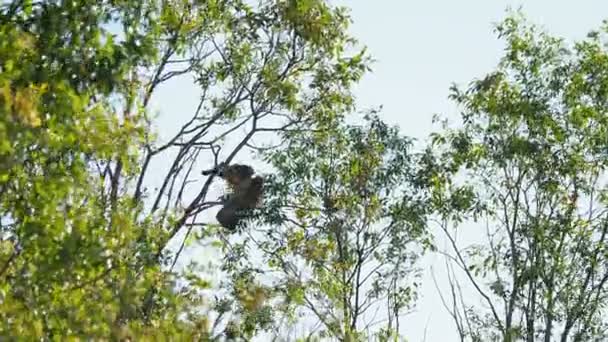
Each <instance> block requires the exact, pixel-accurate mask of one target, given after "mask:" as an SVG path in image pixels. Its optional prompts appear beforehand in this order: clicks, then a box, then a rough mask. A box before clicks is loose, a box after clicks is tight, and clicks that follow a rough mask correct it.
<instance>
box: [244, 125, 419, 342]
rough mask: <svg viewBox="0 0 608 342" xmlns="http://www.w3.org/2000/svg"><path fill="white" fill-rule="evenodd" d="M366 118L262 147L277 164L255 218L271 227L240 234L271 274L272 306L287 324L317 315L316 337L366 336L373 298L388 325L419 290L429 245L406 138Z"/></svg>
mask: <svg viewBox="0 0 608 342" xmlns="http://www.w3.org/2000/svg"><path fill="white" fill-rule="evenodd" d="M363 121H364V124H362V125H360V126H358V125H346V124H344V123H340V124H337V125H334V126H333V127H332V128H331V129H329V128H322V129H311V130H307V131H300V132H299V133H293V134H291V135H290V138H289V139H288V140H287V141H286V142H287V144H286V146H285V147H284V148H283V149H281V150H277V151H273V152H271V153H269V154H268V155H267V157H268V160H269V161H270V162H271V163H272V165H273V167H274V168H275V169H276V173H275V175H274V176H273V177H272V178H269V179H267V189H268V190H267V192H266V197H267V198H266V202H265V206H264V208H263V209H262V211H263V213H262V216H261V217H263V218H265V219H266V220H267V223H269V224H270V226H269V227H268V228H258V229H256V232H257V233H258V234H255V235H254V236H253V237H252V240H251V241H250V242H245V243H248V245H249V246H251V245H252V244H253V243H255V246H258V247H259V251H260V252H261V253H262V255H264V258H265V259H266V260H267V267H265V268H264V269H263V270H264V271H265V272H270V274H273V275H274V278H275V280H274V281H273V282H272V285H271V287H273V288H274V289H275V291H276V296H275V300H274V303H275V304H274V306H275V311H276V310H278V312H280V313H281V316H284V317H289V318H290V321H289V322H290V323H288V325H291V324H296V322H298V318H297V317H298V315H301V314H303V313H310V314H312V315H314V317H315V318H316V319H318V320H319V322H321V323H322V324H323V329H322V330H321V331H320V332H319V333H318V334H315V336H317V337H319V338H322V337H323V336H326V337H335V338H341V339H346V340H352V341H354V340H360V339H362V338H364V336H366V330H367V327H365V326H364V325H363V318H364V317H365V315H367V314H368V312H371V311H373V310H375V309H374V308H375V306H374V305H373V304H370V303H374V302H376V301H380V302H381V303H382V304H378V305H386V309H385V310H389V312H390V320H389V321H390V322H392V323H389V324H388V326H386V327H385V328H386V329H388V330H386V331H391V332H390V333H389V335H391V334H392V333H394V331H392V330H391V329H394V327H395V326H394V324H395V322H396V321H397V320H398V317H399V315H400V313H403V312H404V311H405V310H407V309H408V308H410V307H411V306H412V305H413V304H414V300H415V298H416V287H417V282H416V277H417V268H416V267H415V262H416V260H417V259H418V256H419V255H420V254H421V252H423V251H424V249H426V248H427V247H430V236H429V235H428V233H427V230H426V221H425V215H426V209H425V208H426V206H425V205H424V196H423V195H419V194H418V193H417V190H416V185H415V176H416V173H415V168H416V167H415V161H416V159H415V158H414V156H413V155H412V154H411V152H410V149H411V146H410V145H411V142H410V140H409V139H407V138H404V137H402V136H400V135H399V131H398V129H397V128H395V127H389V126H388V125H386V124H385V123H384V122H382V121H381V120H380V119H379V117H378V116H377V115H376V114H375V113H371V114H368V115H366V116H365V117H364V118H363ZM241 269H242V268H235V270H234V272H236V273H239V272H241ZM256 269H257V267H256ZM261 279H262V280H263V278H261ZM391 324H393V325H392V326H391ZM387 336H388V335H387ZM391 336H392V335H391Z"/></svg>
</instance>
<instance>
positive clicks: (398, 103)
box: [154, 0, 608, 342]
mask: <svg viewBox="0 0 608 342" xmlns="http://www.w3.org/2000/svg"><path fill="white" fill-rule="evenodd" d="M332 3H334V4H339V5H345V6H348V7H350V8H351V9H352V12H351V14H352V18H353V21H354V23H353V25H352V28H351V32H352V33H353V34H354V35H355V36H356V37H357V38H358V39H359V40H360V42H361V43H362V44H365V45H367V46H368V48H369V51H370V53H371V54H372V55H373V57H374V58H375V59H376V60H377V61H376V63H375V64H374V66H373V72H372V73H371V74H369V75H367V76H366V77H365V78H364V79H363V81H362V82H361V83H360V84H359V85H358V86H357V87H356V95H357V97H358V104H359V107H360V108H361V109H364V108H367V107H371V106H378V105H383V106H384V110H383V112H382V117H383V118H384V119H385V120H386V121H387V122H389V123H392V124H397V125H399V126H400V127H401V129H402V131H403V133H404V134H406V135H409V136H413V137H416V138H424V137H426V136H427V135H428V133H430V131H431V127H432V126H431V116H432V114H433V113H441V114H445V115H449V117H451V118H457V110H456V108H454V106H453V105H452V104H450V103H449V101H448V100H447V94H448V88H449V86H450V84H451V83H452V82H456V83H459V84H465V83H467V82H469V81H471V80H472V79H473V78H476V77H480V76H482V75H484V74H485V73H487V72H489V71H491V70H492V69H493V68H494V67H495V66H496V64H497V62H498V59H499V58H500V56H501V54H502V43H501V42H500V41H498V40H497V39H496V36H495V34H494V32H493V27H492V23H494V22H497V21H500V20H501V19H502V18H504V16H505V9H506V7H507V6H511V7H513V8H517V7H519V6H520V5H522V4H523V3H524V1H521V0H520V1H490V0H466V1H465V0H463V1H438V0H431V1H406V0H385V1H363V0H359V1H354V0H351V1H345V0H333V1H332ZM523 12H524V13H525V14H526V16H527V17H528V18H529V19H530V20H531V21H532V22H534V23H536V24H539V25H541V26H542V27H544V28H545V29H546V30H547V31H549V32H550V33H552V34H554V35H557V36H561V37H564V38H566V39H568V40H572V39H579V38H583V37H584V35H585V34H586V33H587V32H588V31H589V30H591V29H594V28H597V27H598V26H599V25H600V24H601V21H602V20H603V19H604V18H605V17H607V18H608V2H606V1H599V0H598V1H591V0H585V1H582V0H580V1H566V0H559V1H558V0H535V1H528V2H525V4H524V5H523ZM197 95H198V94H197V89H196V88H195V87H193V86H192V84H191V83H190V82H188V81H185V80H183V79H182V80H176V81H172V82H170V83H169V84H168V85H166V86H164V87H163V88H162V89H161V92H160V93H159V94H158V96H157V97H156V98H155V100H154V102H155V103H156V104H157V108H159V110H160V113H161V115H160V117H159V121H158V123H159V125H158V129H159V131H160V134H161V136H165V137H166V136H169V135H171V134H173V133H174V132H175V130H176V129H177V128H178V127H179V125H180V124H181V123H182V122H183V121H184V120H185V119H186V118H187V116H188V115H190V114H191V113H192V108H193V107H194V106H195V105H196V100H197V98H198V96H197ZM159 176H160V174H159ZM188 254H189V256H193V257H195V256H197V257H200V256H201V255H200V254H198V253H196V252H194V253H188ZM442 264H443V259H442V258H440V257H437V256H428V257H425V260H424V263H423V264H422V265H423V266H424V267H425V268H426V269H425V277H424V279H423V281H424V283H423V287H422V298H421V299H420V301H419V305H418V308H417V311H416V312H415V313H413V314H411V315H409V316H407V317H404V318H403V319H402V331H401V332H402V334H403V335H404V336H406V337H407V338H408V339H409V341H423V337H424V331H425V327H426V326H428V329H427V333H426V341H429V342H434V341H438V342H441V341H456V335H455V333H454V332H455V328H454V326H453V323H452V321H451V319H450V318H449V316H448V315H447V313H446V312H445V310H444V308H443V307H442V306H441V304H440V301H439V299H438V298H437V292H436V290H435V287H434V285H433V283H432V280H431V278H430V277H429V271H428V267H429V266H430V265H435V266H436V267H437V268H439V269H441V265H442ZM439 269H438V271H439ZM439 278H440V279H441V277H439Z"/></svg>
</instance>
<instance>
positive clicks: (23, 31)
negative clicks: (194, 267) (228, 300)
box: [0, 1, 196, 339]
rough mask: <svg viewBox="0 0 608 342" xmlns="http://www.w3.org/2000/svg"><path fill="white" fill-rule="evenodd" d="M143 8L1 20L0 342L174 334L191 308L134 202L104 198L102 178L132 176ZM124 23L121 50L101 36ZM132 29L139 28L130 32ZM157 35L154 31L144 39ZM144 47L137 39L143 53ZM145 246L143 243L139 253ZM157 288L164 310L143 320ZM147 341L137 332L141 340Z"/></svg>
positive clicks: (75, 5)
mask: <svg viewBox="0 0 608 342" xmlns="http://www.w3.org/2000/svg"><path fill="white" fill-rule="evenodd" d="M148 5H149V4H146V3H142V4H133V3H131V4H129V3H127V2H123V3H121V2H119V3H117V4H116V5H115V6H109V5H104V6H99V4H98V2H95V1H92V2H88V3H87V2H65V3H55V2H47V3H37V4H32V3H30V2H21V1H18V2H12V3H10V4H5V5H3V7H2V8H1V10H0V70H2V72H1V73H0V146H2V148H1V149H0V161H1V163H0V192H1V193H2V196H1V199H0V223H1V224H0V232H1V235H2V236H1V238H2V244H1V246H2V247H1V249H0V255H1V260H0V277H1V279H2V281H1V287H0V296H1V298H2V299H1V300H0V317H1V321H2V324H1V325H0V334H1V335H2V336H5V337H19V338H23V339H40V338H50V337H55V338H57V337H61V336H65V337H68V336H73V337H87V338H92V337H104V338H106V337H109V336H143V335H149V336H163V335H166V336H177V335H179V334H186V335H188V334H192V333H193V332H194V331H195V330H193V327H194V325H193V324H190V323H195V322H196V317H195V319H193V320H192V321H191V322H190V323H188V324H186V323H185V322H180V321H179V320H178V314H179V313H185V312H188V311H189V309H188V308H189V307H191V306H192V305H194V304H196V301H195V300H192V299H186V298H184V297H181V296H180V295H177V294H175V293H174V291H173V290H172V288H173V282H174V279H173V276H172V275H171V274H170V273H167V272H165V271H163V270H161V268H160V267H159V266H160V265H159V264H158V263H157V262H156V261H154V260H153V259H152V261H154V262H152V263H151V262H150V251H149V250H150V248H149V246H153V245H154V244H157V243H159V242H160V241H162V240H163V239H164V238H165V234H164V233H163V232H162V231H160V230H159V229H158V228H159V227H158V226H155V224H154V223H153V222H152V221H150V220H146V221H143V222H136V221H135V220H134V218H135V217H136V210H137V209H138V205H139V204H138V203H133V201H132V200H131V198H130V197H127V196H121V195H115V194H113V193H112V192H111V191H110V190H109V189H110V187H109V186H108V184H109V181H110V180H109V178H110V177H108V176H107V175H108V172H107V171H106V172H97V170H98V169H96V167H99V168H104V167H105V168H106V170H110V169H111V168H112V167H113V166H114V165H117V164H120V165H121V169H115V170H116V172H120V173H121V174H122V175H123V176H124V177H126V178H129V177H133V176H134V175H135V174H136V173H137V170H138V167H137V164H136V160H137V158H138V155H137V151H138V149H139V146H140V145H141V143H142V142H143V135H144V131H145V128H144V126H143V124H142V122H141V119H142V114H140V113H138V112H137V111H135V112H133V113H131V112H130V110H131V108H125V107H124V106H122V107H123V109H125V114H124V115H122V116H121V115H118V114H117V111H118V110H119V108H120V107H117V106H115V105H114V103H115V102H114V101H113V100H111V98H110V97H108V96H109V95H112V96H113V98H114V99H120V100H121V101H123V102H124V103H129V102H131V101H132V96H131V94H132V89H133V85H132V84H131V82H130V81H128V80H127V77H126V76H127V74H129V73H131V72H132V71H133V70H134V69H135V68H137V67H140V66H144V65H146V63H147V62H148V61H150V60H153V59H154V58H155V49H153V48H152V47H151V46H150V44H151V42H152V41H153V39H154V38H155V36H154V34H153V33H150V32H141V31H139V28H140V27H141V25H142V23H143V22H149V19H150V18H145V16H143V15H142V16H140V17H137V16H135V13H139V11H141V10H145V11H147V10H153V8H147V7H146V6H148ZM112 18H113V19H116V20H119V22H121V23H123V24H124V28H125V32H133V34H132V35H131V34H130V33H128V34H127V35H126V38H125V40H124V41H122V42H120V43H119V42H116V41H115V40H113V39H112V37H111V35H110V34H109V33H108V32H107V31H105V29H104V28H103V26H104V25H105V24H107V23H108V22H109V20H110V19H112ZM131 28H133V30H131ZM150 31H151V32H152V31H153V30H150ZM135 40H137V42H135ZM142 242H143V244H142ZM151 287H155V288H157V289H158V290H159V291H158V292H159V293H160V294H159V296H160V297H162V298H163V301H164V302H165V303H166V304H165V306H164V307H163V308H162V309H160V310H157V311H154V312H153V313H150V314H149V315H148V316H147V317H145V318H144V316H142V314H141V308H142V307H143V306H144V304H145V301H146V300H148V299H147V298H148V297H147V296H146V294H147V290H148V289H149V288H151ZM193 298H194V297H193ZM142 334H143V335H142Z"/></svg>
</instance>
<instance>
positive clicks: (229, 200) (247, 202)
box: [202, 163, 264, 230]
mask: <svg viewBox="0 0 608 342" xmlns="http://www.w3.org/2000/svg"><path fill="white" fill-rule="evenodd" d="M202 174H203V175H211V174H216V175H218V176H220V177H222V178H223V179H224V180H225V181H226V183H228V185H229V186H230V187H231V190H232V191H231V193H229V194H228V195H227V196H225V197H224V198H223V207H222V209H220V211H219V212H218V213H217V215H216V216H215V218H216V219H217V221H218V222H219V223H220V224H221V225H222V226H223V227H224V228H227V229H230V230H234V229H236V227H237V225H238V224H239V222H240V221H241V219H242V218H244V217H246V215H247V210H250V209H254V208H255V207H257V206H258V204H259V202H260V199H261V197H262V192H263V190H264V179H263V178H262V177H260V176H253V174H254V171H253V168H252V167H251V166H249V165H244V164H232V165H225V164H223V163H222V164H220V165H218V166H217V167H215V168H214V169H212V170H207V171H203V172H202Z"/></svg>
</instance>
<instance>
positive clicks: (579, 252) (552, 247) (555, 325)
mask: <svg viewBox="0 0 608 342" xmlns="http://www.w3.org/2000/svg"><path fill="white" fill-rule="evenodd" d="M497 32H498V34H499V36H501V37H504V39H505V41H506V43H507V50H506V55H505V57H504V58H503V59H502V61H501V63H500V65H499V67H498V69H497V70H496V71H495V72H493V73H491V74H490V75H488V76H487V77H485V78H484V79H482V80H479V81H475V82H473V83H472V84H471V86H470V88H469V89H468V90H466V91H462V90H459V89H458V88H454V89H453V94H452V98H453V99H454V100H455V101H456V102H457V103H458V104H459V105H461V107H462V108H463V109H464V110H463V114H462V123H463V125H462V127H458V128H456V129H445V130H444V132H442V133H441V134H436V135H435V136H434V146H433V148H432V149H431V150H432V152H431V153H432V154H433V156H430V155H429V156H427V158H426V160H427V167H429V173H430V172H434V173H435V179H437V180H438V181H436V182H435V183H434V186H433V190H432V191H433V203H434V205H435V206H436V208H437V210H438V214H439V215H440V217H441V219H442V228H444V229H445V232H446V233H447V237H448V239H449V241H450V242H451V243H452V246H453V247H454V260H455V263H456V264H458V265H459V266H460V267H462V269H464V270H465V277H466V278H467V279H468V280H469V281H470V282H471V283H472V285H473V287H474V288H475V289H476V291H477V292H478V294H479V295H480V296H481V298H483V300H484V302H485V303H486V304H487V306H488V307H489V310H488V311H482V312H483V314H482V313H481V312H480V311H478V310H471V308H470V307H469V304H466V303H465V302H464V301H455V302H454V303H453V308H452V309H453V311H452V312H453V314H454V317H455V319H456V323H457V326H458V328H459V331H460V333H461V336H462V338H463V339H464V338H471V339H472V340H478V341H482V340H487V339H495V338H498V339H500V340H504V341H513V340H517V339H525V340H527V341H533V340H535V338H537V337H539V336H542V337H543V338H544V340H545V341H549V340H554V339H560V340H561V341H567V340H571V339H572V340H576V341H583V340H585V341H586V340H591V339H596V338H605V336H606V335H605V334H606V329H607V328H608V326H606V321H605V319H604V317H605V314H606V311H605V305H604V304H603V303H605V301H606V299H607V298H608V297H607V296H608V287H607V286H606V281H607V280H608V268H607V267H606V265H607V262H608V259H607V254H606V252H607V251H608V240H607V238H608V236H607V235H606V233H607V227H608V212H607V211H606V204H607V202H606V200H607V197H606V190H607V188H606V183H605V175H606V167H607V166H608V159H607V158H606V157H607V154H606V142H607V141H608V116H607V113H606V103H607V101H608V93H607V92H606V90H607V89H608V88H607V87H608V76H607V73H606V70H608V51H607V50H606V49H605V42H606V32H607V31H606V27H604V28H602V30H601V31H599V32H592V33H591V34H590V35H589V37H588V39H586V40H584V41H581V42H579V43H577V44H575V45H574V46H573V47H571V48H569V47H566V46H565V44H564V43H563V42H562V41H561V40H559V39H556V38H553V37H550V36H548V35H547V34H545V33H543V32H539V31H538V30H537V29H536V28H535V27H534V26H530V25H527V24H526V23H525V21H524V20H523V19H522V18H521V17H520V16H518V15H517V14H515V15H512V16H510V17H509V18H507V19H506V20H505V21H504V22H502V23H501V24H499V25H498V26H497ZM431 150H430V151H431ZM430 168H432V169H433V170H434V171H432V170H431V169H430ZM466 218H474V219H476V220H479V221H481V222H483V224H485V225H486V230H487V237H488V242H487V243H485V244H483V245H481V246H477V247H474V248H468V249H462V248H460V247H459V246H457V241H456V239H455V234H456V233H455V232H454V231H453V230H452V229H451V228H450V227H451V226H455V227H457V226H458V223H460V221H462V220H465V219H466ZM479 221H478V222H479ZM454 229H457V228H454ZM484 284H487V285H484ZM455 288H456V287H455V286H453V287H452V290H454V289H455Z"/></svg>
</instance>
